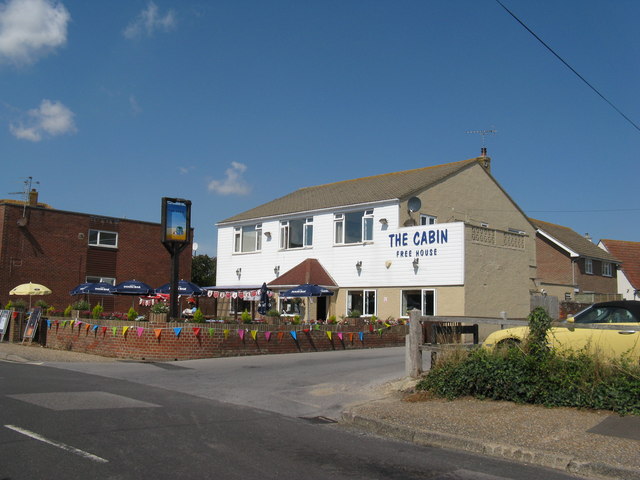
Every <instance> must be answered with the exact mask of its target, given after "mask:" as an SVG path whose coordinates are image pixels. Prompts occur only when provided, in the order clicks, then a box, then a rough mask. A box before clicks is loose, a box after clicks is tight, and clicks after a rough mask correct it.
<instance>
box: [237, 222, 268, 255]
mask: <svg viewBox="0 0 640 480" xmlns="http://www.w3.org/2000/svg"><path fill="white" fill-rule="evenodd" d="M260 250H262V224H261V223H258V224H257V225H246V226H244V227H235V228H234V229H233V253H247V252H257V251H260Z"/></svg>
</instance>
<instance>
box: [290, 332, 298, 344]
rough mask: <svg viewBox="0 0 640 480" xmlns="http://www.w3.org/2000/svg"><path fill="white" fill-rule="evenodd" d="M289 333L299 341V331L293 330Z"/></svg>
mask: <svg viewBox="0 0 640 480" xmlns="http://www.w3.org/2000/svg"><path fill="white" fill-rule="evenodd" d="M289 333H290V334H291V336H292V337H293V339H294V340H295V341H296V342H297V341H298V332H296V331H295V330H291V331H290V332H289Z"/></svg>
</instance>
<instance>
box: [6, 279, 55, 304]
mask: <svg viewBox="0 0 640 480" xmlns="http://www.w3.org/2000/svg"><path fill="white" fill-rule="evenodd" d="M50 294H51V290H50V289H48V288H47V287H45V286H44V285H40V284H39V283H31V282H29V283H23V284H22V285H18V286H17V287H15V288H13V289H12V290H11V291H10V292H9V295H20V296H24V295H29V308H31V296H32V295H50Z"/></svg>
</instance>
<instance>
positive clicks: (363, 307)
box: [347, 290, 376, 316]
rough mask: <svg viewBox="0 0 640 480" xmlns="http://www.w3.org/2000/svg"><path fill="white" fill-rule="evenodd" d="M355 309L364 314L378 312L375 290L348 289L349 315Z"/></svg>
mask: <svg viewBox="0 0 640 480" xmlns="http://www.w3.org/2000/svg"><path fill="white" fill-rule="evenodd" d="M353 310H357V311H358V312H360V314H361V315H362V316H371V315H375V314H376V291H375V290H348V291H347V315H349V314H350V312H352V311H353Z"/></svg>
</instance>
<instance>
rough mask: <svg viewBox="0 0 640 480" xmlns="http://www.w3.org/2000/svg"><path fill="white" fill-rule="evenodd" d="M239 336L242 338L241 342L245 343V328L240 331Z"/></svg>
mask: <svg viewBox="0 0 640 480" xmlns="http://www.w3.org/2000/svg"><path fill="white" fill-rule="evenodd" d="M238 336H239V337H240V340H242V341H243V342H244V328H241V329H239V330H238Z"/></svg>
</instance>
